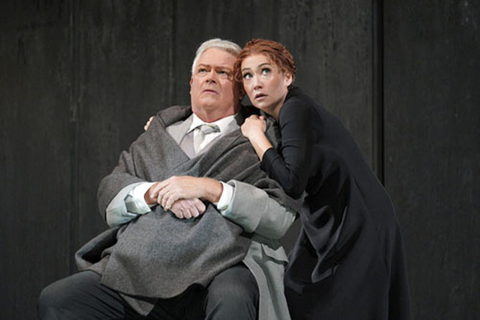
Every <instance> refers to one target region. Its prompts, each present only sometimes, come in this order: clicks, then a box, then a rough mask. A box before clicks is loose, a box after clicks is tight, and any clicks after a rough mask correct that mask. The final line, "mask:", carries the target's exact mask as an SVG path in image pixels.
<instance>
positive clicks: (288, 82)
mask: <svg viewBox="0 0 480 320" xmlns="http://www.w3.org/2000/svg"><path fill="white" fill-rule="evenodd" d="M283 81H284V82H285V86H286V87H287V88H288V87H289V86H290V85H291V84H292V83H293V77H292V74H291V73H289V72H285V73H284V74H283Z"/></svg>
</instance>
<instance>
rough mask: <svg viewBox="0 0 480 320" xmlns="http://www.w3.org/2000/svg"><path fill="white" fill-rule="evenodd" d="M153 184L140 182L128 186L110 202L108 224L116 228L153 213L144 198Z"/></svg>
mask: <svg viewBox="0 0 480 320" xmlns="http://www.w3.org/2000/svg"><path fill="white" fill-rule="evenodd" d="M152 184H153V183H149V182H139V183H134V184H131V185H128V186H126V187H125V188H123V189H122V190H120V192H119V193H118V194H117V195H116V196H115V197H114V198H113V199H112V201H110V203H109V204H108V206H107V209H106V219H107V224H108V225H109V226H110V227H114V226H117V225H120V224H124V223H127V222H129V221H131V220H133V219H135V218H136V217H137V216H138V215H141V214H145V213H147V212H150V211H151V208H150V206H148V205H147V203H146V202H145V200H144V199H143V196H144V195H145V192H146V191H147V190H148V188H150V186H151V185H152Z"/></svg>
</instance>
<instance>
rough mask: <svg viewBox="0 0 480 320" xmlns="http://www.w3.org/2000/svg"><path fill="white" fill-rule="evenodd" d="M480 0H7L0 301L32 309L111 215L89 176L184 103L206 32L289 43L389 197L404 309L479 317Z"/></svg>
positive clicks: (313, 90) (0, 95)
mask: <svg viewBox="0 0 480 320" xmlns="http://www.w3.org/2000/svg"><path fill="white" fill-rule="evenodd" d="M479 15H480V8H479V4H478V2H475V1H467V0H465V1H456V0H443V1H433V0H430V1H427V0H424V1H418V0H404V1H387V3H385V4H384V3H383V1H381V0H373V1H372V0H368V1H367V0H321V1H316V0H295V1H292V0H281V1H278V0H268V1H267V0H265V1H259V0H234V1H223V0H214V1H206V0H205V1H187V0H163V1H160V0H157V1H98V0H90V1H75V0H37V1H18V0H6V1H2V3H1V4H0V205H1V207H2V210H1V215H0V283H1V285H2V289H1V290H0V291H1V292H0V318H1V319H21V320H24V319H35V313H36V300H37V297H38V295H39V293H40V291H41V289H42V288H43V287H44V286H46V285H48V284H49V283H51V282H53V281H55V280H57V279H59V278H62V277H65V276H67V275H69V274H71V273H74V272H75V271H76V267H75V265H74V262H73V255H74V252H75V251H76V250H77V249H78V248H79V247H80V246H81V245H82V244H84V243H85V242H86V241H88V240H89V239H90V238H92V237H93V236H95V235H96V234H98V233H99V232H101V231H102V230H104V229H105V228H106V227H107V226H106V224H105V223H104V221H102V219H101V217H100V214H99V213H98V209H97V201H96V190H97V187H98V183H99V181H100V180H101V178H102V177H104V176H105V175H106V174H108V173H109V172H110V171H111V170H112V169H113V167H114V166H115V164H116V162H117V159H118V156H119V154H120V152H121V151H122V150H124V149H126V148H128V146H129V144H130V143H131V142H132V141H133V140H134V139H135V138H136V137H137V136H138V135H139V134H140V133H141V132H142V130H143V129H142V128H143V125H144V123H145V121H146V120H147V119H148V117H149V116H150V115H152V114H154V113H156V112H157V111H158V110H161V109H164V108H166V107H168V106H170V105H173V104H188V103H189V85H188V81H189V78H190V75H189V73H190V68H191V62H192V59H193V57H194V53H195V49H196V47H197V46H198V45H199V44H200V43H201V42H203V41H204V40H207V39H209V38H212V37H221V38H224V39H230V40H233V41H235V42H237V43H238V44H239V45H241V46H243V45H244V44H245V42H246V41H248V40H249V39H251V38H269V39H274V40H278V41H280V42H282V43H283V44H284V45H286V46H287V47H288V48H289V49H290V51H291V52H292V54H293V55H294V57H295V58H296V63H297V69H298V85H299V86H301V87H303V88H304V89H305V90H306V91H307V92H308V93H309V94H310V95H312V96H313V97H315V98H316V99H317V100H319V101H321V102H322V103H323V104H324V106H325V107H326V108H327V109H329V110H331V111H332V112H333V113H334V114H337V115H338V116H339V117H340V118H341V119H342V121H343V122H344V123H345V125H346V127H347V128H348V129H349V130H350V131H351V133H352V134H353V135H354V136H355V138H356V139H357V141H358V143H359V145H360V146H361V148H362V150H363V152H364V155H365V157H366V158H367V159H368V161H369V163H370V164H371V165H372V167H373V169H374V170H375V172H376V173H377V175H378V177H379V179H380V180H381V181H382V182H384V184H385V186H386V188H387V190H388V191H389V193H390V195H391V197H392V200H393V202H394V203H395V205H396V208H397V213H398V218H399V221H400V224H401V227H402V229H403V234H404V239H405V245H406V252H407V260H408V269H409V278H410V286H411V296H412V308H413V313H414V316H415V318H416V319H448V320H454V319H458V320H460V319H462V320H463V319H474V318H475V317H478V316H479V314H480V307H479V304H478V301H479V300H480V290H479V288H480V231H479V230H480V200H479V195H480V188H479V183H478V179H479V177H480V172H479V171H480V169H479V167H480V133H479V125H480V108H479V105H480V95H479V83H480V67H479V66H480V62H479V57H480V40H479V39H480V36H479V33H480V17H479ZM297 229H298V224H297V225H295V227H294V228H292V231H291V232H290V233H289V234H288V235H287V236H286V238H285V239H284V243H285V246H286V247H287V249H289V248H291V246H292V244H293V242H294V239H295V235H296V232H297ZM475 315H476V316H475Z"/></svg>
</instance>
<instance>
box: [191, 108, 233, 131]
mask: <svg viewBox="0 0 480 320" xmlns="http://www.w3.org/2000/svg"><path fill="white" fill-rule="evenodd" d="M235 116H236V114H233V115H231V116H228V117H225V118H222V119H220V120H217V121H215V122H210V123H207V122H205V121H203V120H202V119H200V118H199V117H198V116H197V115H196V114H195V113H193V120H192V124H191V125H190V128H189V129H188V131H187V132H191V131H192V130H193V129H195V128H196V127H198V126H199V125H201V124H216V125H217V126H218V128H219V129H220V133H222V134H223V133H225V130H228V129H227V128H228V127H229V126H230V124H231V123H232V122H234V121H236V120H235Z"/></svg>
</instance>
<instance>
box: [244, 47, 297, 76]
mask: <svg viewBox="0 0 480 320" xmlns="http://www.w3.org/2000/svg"><path fill="white" fill-rule="evenodd" d="M255 54H263V55H265V56H267V57H268V58H269V59H270V60H271V61H272V62H273V63H274V64H275V65H276V66H277V67H278V68H279V69H280V71H282V72H284V73H289V74H291V75H292V84H293V82H294V81H295V73H296V67H295V61H294V60H293V57H292V54H291V53H290V52H289V51H288V50H287V48H286V47H285V46H284V45H282V44H281V43H279V42H276V41H273V40H265V39H252V40H250V41H248V42H247V44H245V47H243V49H242V51H240V53H239V55H238V57H237V60H236V61H235V64H234V73H235V80H237V81H239V82H242V70H241V67H242V62H243V60H245V59H246V58H247V57H249V56H251V55H255Z"/></svg>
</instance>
